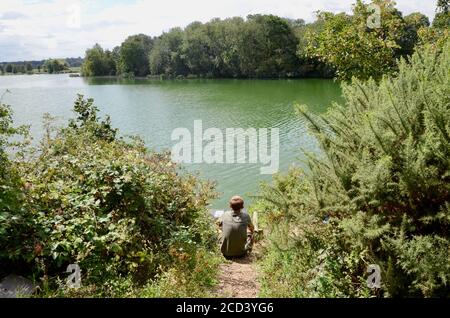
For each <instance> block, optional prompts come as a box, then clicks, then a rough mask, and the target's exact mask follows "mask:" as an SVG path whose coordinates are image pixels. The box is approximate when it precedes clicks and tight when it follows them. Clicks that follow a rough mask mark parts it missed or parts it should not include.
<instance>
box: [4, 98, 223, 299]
mask: <svg viewBox="0 0 450 318" xmlns="http://www.w3.org/2000/svg"><path fill="white" fill-rule="evenodd" d="M74 109H75V111H76V112H77V113H78V118H77V119H76V120H71V121H70V123H69V125H68V126H67V127H64V128H54V127H53V128H52V126H51V125H47V132H48V133H47V135H46V137H45V138H44V139H43V140H42V142H41V144H40V146H39V147H38V149H37V151H36V154H37V155H35V156H34V157H33V158H32V159H30V160H29V161H26V162H22V163H21V165H20V173H21V175H22V178H23V179H24V180H25V181H26V187H25V188H26V190H25V191H26V202H25V203H24V205H23V206H24V209H25V211H26V217H27V220H28V222H30V223H31V224H32V227H31V229H30V228H29V229H27V231H26V232H21V234H22V235H23V239H22V240H17V241H14V242H13V241H11V240H10V239H9V237H7V238H6V239H7V241H8V242H10V243H11V246H9V247H8V248H7V249H6V250H5V249H4V247H3V246H2V255H4V256H11V255H13V254H11V253H12V252H13V251H16V252H14V253H16V254H17V256H20V258H21V261H22V263H24V262H25V263H27V264H28V267H27V268H28V269H29V272H28V273H27V274H28V275H30V274H33V275H34V276H35V277H39V278H44V279H45V280H46V281H44V285H45V286H47V287H46V288H47V291H46V292H47V293H48V295H60V294H61V292H64V290H63V289H61V290H59V291H57V292H56V294H53V292H54V291H55V289H56V288H57V287H58V285H60V284H58V281H59V280H60V279H61V277H67V274H64V273H65V270H66V268H67V266H68V265H69V264H72V263H77V264H79V266H80V268H81V270H82V278H83V279H82V284H83V286H84V287H83V289H82V290H81V291H80V290H79V291H77V292H73V291H68V293H69V295H78V294H80V293H81V294H83V293H84V294H89V295H91V294H92V295H95V296H117V295H119V296H123V295H125V296H129V295H132V294H134V293H135V291H133V288H136V286H143V285H144V284H145V283H146V282H147V281H148V280H154V279H156V278H157V277H158V275H161V274H162V273H164V272H166V271H168V270H172V269H173V268H179V267H180V266H181V265H180V264H181V263H180V262H179V257H180V255H179V253H182V254H183V266H184V267H187V268H196V267H197V266H198V264H197V262H199V261H200V260H199V258H198V257H197V256H198V255H201V254H197V250H199V251H200V250H201V251H205V252H204V253H206V251H209V253H210V254H211V255H212V256H214V255H215V244H214V242H215V233H214V231H213V228H212V223H211V222H210V220H209V219H208V217H207V210H206V207H207V204H208V202H209V200H211V199H213V198H214V197H215V192H214V190H213V185H212V184H210V183H208V182H202V181H199V180H198V179H197V178H196V177H195V176H192V175H189V174H187V173H185V172H184V171H181V170H180V169H179V168H178V167H177V166H176V165H175V164H174V163H172V162H171V161H170V156H169V154H167V153H162V154H158V153H151V152H148V151H147V150H146V148H145V146H144V145H143V143H142V141H140V140H139V139H138V138H131V139H130V140H128V139H124V138H119V137H117V136H116V133H117V131H116V130H115V129H113V128H111V125H110V121H109V119H107V120H105V121H100V120H99V118H98V116H97V108H96V107H95V106H94V105H93V101H92V100H84V99H83V97H82V96H79V97H78V99H77V101H76V102H75V107H74ZM15 234H17V232H16V233H15ZM2 241H3V240H2ZM14 255H15V254H14ZM202 261H203V260H202ZM211 262H214V260H213V259H211ZM58 278H59V279H58ZM133 284H136V285H133ZM128 285H129V286H134V287H133V288H131V287H126V286H128Z"/></svg>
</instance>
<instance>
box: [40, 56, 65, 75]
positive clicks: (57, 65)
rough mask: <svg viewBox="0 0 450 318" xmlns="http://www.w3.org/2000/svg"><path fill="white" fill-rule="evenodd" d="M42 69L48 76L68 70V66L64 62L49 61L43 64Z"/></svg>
mask: <svg viewBox="0 0 450 318" xmlns="http://www.w3.org/2000/svg"><path fill="white" fill-rule="evenodd" d="M44 67H45V69H46V70H47V72H48V73H49V74H56V73H60V72H62V71H65V70H68V69H69V65H68V64H67V62H66V61H64V60H57V59H49V60H46V61H45V62H44Z"/></svg>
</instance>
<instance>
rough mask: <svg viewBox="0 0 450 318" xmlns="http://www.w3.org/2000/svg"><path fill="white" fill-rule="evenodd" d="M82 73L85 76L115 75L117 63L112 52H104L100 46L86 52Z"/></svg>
mask: <svg viewBox="0 0 450 318" xmlns="http://www.w3.org/2000/svg"><path fill="white" fill-rule="evenodd" d="M81 73H82V74H83V76H105V75H115V74H116V61H115V59H114V56H113V54H112V52H110V51H108V50H107V51H104V50H103V48H102V47H101V46H100V45H99V44H96V45H94V47H93V48H91V49H89V50H87V51H86V56H85V58H84V62H83V65H82V66H81Z"/></svg>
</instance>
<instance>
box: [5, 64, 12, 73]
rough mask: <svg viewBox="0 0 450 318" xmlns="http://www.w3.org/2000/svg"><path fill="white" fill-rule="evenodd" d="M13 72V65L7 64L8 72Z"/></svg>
mask: <svg viewBox="0 0 450 318" xmlns="http://www.w3.org/2000/svg"><path fill="white" fill-rule="evenodd" d="M12 72H13V65H12V64H8V65H6V73H12Z"/></svg>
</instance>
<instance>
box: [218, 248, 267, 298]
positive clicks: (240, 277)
mask: <svg viewBox="0 0 450 318" xmlns="http://www.w3.org/2000/svg"><path fill="white" fill-rule="evenodd" d="M258 292H259V283H258V273H257V268H256V256H255V255H253V254H252V255H249V256H247V257H245V258H242V259H233V260H231V261H227V262H226V263H224V264H222V265H220V274H219V285H218V286H217V290H216V292H215V294H216V296H217V297H227V298H256V297H258Z"/></svg>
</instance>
